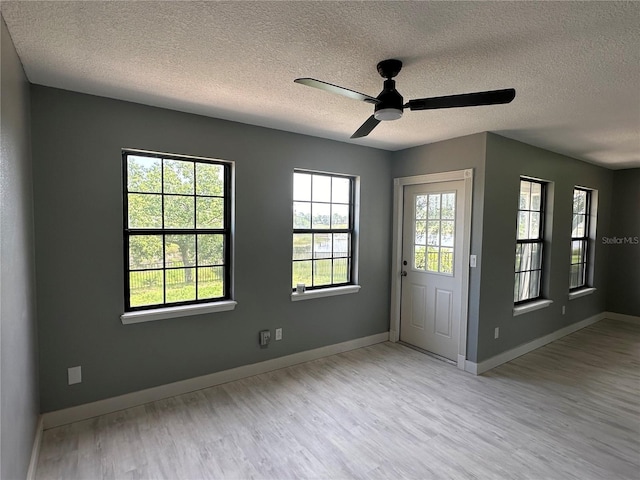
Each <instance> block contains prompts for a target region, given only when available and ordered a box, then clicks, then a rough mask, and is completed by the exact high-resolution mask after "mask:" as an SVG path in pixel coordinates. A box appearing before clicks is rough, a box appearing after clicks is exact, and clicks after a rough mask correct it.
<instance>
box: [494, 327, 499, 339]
mask: <svg viewBox="0 0 640 480" xmlns="http://www.w3.org/2000/svg"><path fill="white" fill-rule="evenodd" d="M499 337H500V327H496V328H495V330H494V331H493V338H494V340H497V339H498V338H499Z"/></svg>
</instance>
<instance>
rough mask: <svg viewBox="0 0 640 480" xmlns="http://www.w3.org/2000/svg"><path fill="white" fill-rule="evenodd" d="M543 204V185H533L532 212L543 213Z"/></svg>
mask: <svg viewBox="0 0 640 480" xmlns="http://www.w3.org/2000/svg"><path fill="white" fill-rule="evenodd" d="M541 202H542V185H541V184H540V183H535V182H533V183H531V210H536V211H538V212H539V211H541V210H542V208H541Z"/></svg>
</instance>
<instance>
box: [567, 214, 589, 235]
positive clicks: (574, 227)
mask: <svg viewBox="0 0 640 480" xmlns="http://www.w3.org/2000/svg"><path fill="white" fill-rule="evenodd" d="M586 221H587V219H586V217H585V216H584V215H581V214H574V215H573V222H572V224H571V236H572V237H584V236H585V225H586Z"/></svg>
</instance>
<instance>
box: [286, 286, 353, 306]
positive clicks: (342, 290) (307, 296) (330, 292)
mask: <svg viewBox="0 0 640 480" xmlns="http://www.w3.org/2000/svg"><path fill="white" fill-rule="evenodd" d="M360 288H361V287H360V285H346V286H344V287H330V288H319V289H318V290H307V291H305V292H304V293H297V292H293V293H292V294H291V301H292V302H299V301H300V300H311V299H312V298H321V297H333V296H335V295H346V294H348V293H358V292H359V291H360Z"/></svg>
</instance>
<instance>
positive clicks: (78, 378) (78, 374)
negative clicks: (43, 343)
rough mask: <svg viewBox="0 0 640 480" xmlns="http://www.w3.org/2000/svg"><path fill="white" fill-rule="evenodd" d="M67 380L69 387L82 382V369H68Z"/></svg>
mask: <svg viewBox="0 0 640 480" xmlns="http://www.w3.org/2000/svg"><path fill="white" fill-rule="evenodd" d="M67 379H68V382H69V385H74V384H76V383H81V382H82V367H70V368H68V369H67Z"/></svg>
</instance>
